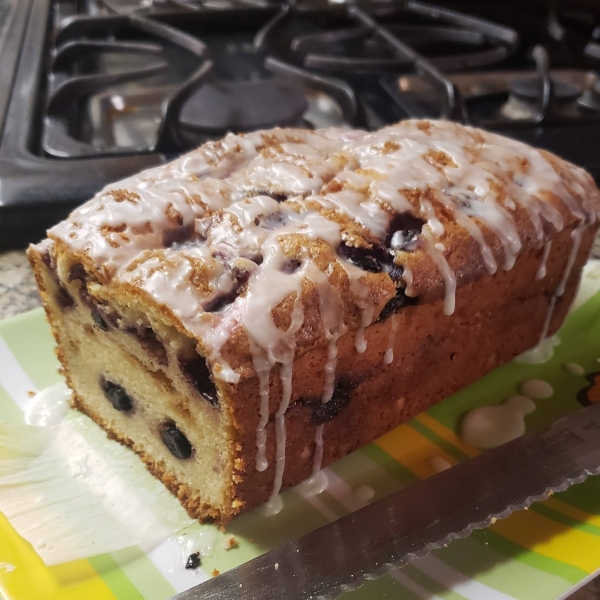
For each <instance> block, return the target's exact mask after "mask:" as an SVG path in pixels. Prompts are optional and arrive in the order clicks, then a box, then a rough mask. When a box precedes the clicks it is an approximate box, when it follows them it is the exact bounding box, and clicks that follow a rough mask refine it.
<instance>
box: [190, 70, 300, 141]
mask: <svg viewBox="0 0 600 600" xmlns="http://www.w3.org/2000/svg"><path fill="white" fill-rule="evenodd" d="M307 109H308V102H307V100H306V98H305V97H304V95H303V93H302V90H300V89H294V87H293V86H291V85H289V84H287V85H286V82H284V81H277V80H276V79H267V80H263V81H221V82H216V83H207V84H205V85H203V86H202V87H201V88H200V89H199V90H198V91H197V92H195V93H194V94H193V95H192V96H191V97H190V98H189V100H188V101H187V102H186V104H185V106H184V108H183V110H182V112H181V123H182V125H183V127H185V128H186V129H190V130H193V131H199V132H202V133H205V134H209V135H210V134H213V135H224V134H225V133H227V131H230V130H234V131H244V132H245V131H253V130H256V129H266V128H270V127H275V126H277V125H279V126H282V127H288V126H294V125H299V124H301V123H302V115H303V114H304V113H305V112H306V110H307Z"/></svg>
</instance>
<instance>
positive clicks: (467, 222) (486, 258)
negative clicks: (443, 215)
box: [439, 194, 498, 275]
mask: <svg viewBox="0 0 600 600" xmlns="http://www.w3.org/2000/svg"><path fill="white" fill-rule="evenodd" d="M439 197H440V201H441V202H442V203H443V204H444V206H445V207H446V208H448V209H450V210H452V213H453V214H454V218H455V219H456V222H457V223H458V224H459V225H460V226H461V227H463V228H464V229H466V231H467V233H468V234H469V235H470V236H471V237H472V238H473V239H474V240H475V241H476V242H477V243H478V244H479V249H480V251H481V258H482V259H483V264H484V266H485V270H486V271H487V272H488V273H489V274H490V275H493V274H494V273H495V272H496V271H497V270H498V265H497V264H496V259H495V258H494V255H493V253H492V250H491V248H490V247H489V245H488V243H487V242H486V241H485V237H484V236H483V233H482V232H481V229H480V228H479V225H477V223H476V222H475V221H474V220H473V219H471V218H469V217H468V216H467V215H466V214H464V213H463V212H462V211H461V210H459V209H458V208H457V207H456V205H455V204H454V202H452V201H451V200H450V198H448V196H446V195H445V194H440V195H439Z"/></svg>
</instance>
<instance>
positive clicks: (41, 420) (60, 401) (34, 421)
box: [25, 381, 71, 427]
mask: <svg viewBox="0 0 600 600" xmlns="http://www.w3.org/2000/svg"><path fill="white" fill-rule="evenodd" d="M70 397H71V390H70V389H69V388H68V387H67V385H66V384H65V383H64V382H62V381H61V382H60V383H57V384H56V385H53V386H52V387H49V388H46V389H45V390H42V391H41V392H38V393H37V394H36V395H35V396H34V397H33V398H32V399H31V400H30V401H29V402H28V403H27V405H26V406H25V423H27V425H38V426H40V427H45V426H46V425H58V423H60V422H61V421H62V420H63V419H64V417H65V415H66V414H67V411H68V410H69V398H70Z"/></svg>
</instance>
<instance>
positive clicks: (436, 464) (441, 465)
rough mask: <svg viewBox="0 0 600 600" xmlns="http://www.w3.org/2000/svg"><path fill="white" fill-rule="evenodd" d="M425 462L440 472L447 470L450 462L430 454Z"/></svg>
mask: <svg viewBox="0 0 600 600" xmlns="http://www.w3.org/2000/svg"><path fill="white" fill-rule="evenodd" d="M427 464H428V465H429V466H430V467H431V468H432V469H433V471H434V472H436V473H441V472H442V471H447V470H448V469H449V468H450V467H451V466H452V464H451V463H450V462H448V461H447V460H446V459H445V458H444V457H442V456H437V455H436V456H430V457H429V458H428V459H427Z"/></svg>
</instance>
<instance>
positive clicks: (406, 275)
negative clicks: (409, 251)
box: [402, 265, 415, 298]
mask: <svg viewBox="0 0 600 600" xmlns="http://www.w3.org/2000/svg"><path fill="white" fill-rule="evenodd" d="M402 281H403V282H404V284H405V285H406V287H405V288H404V293H405V294H406V295H407V296H408V297H409V298H414V295H415V290H414V288H413V273H412V271H411V269H410V267H409V266H408V265H402Z"/></svg>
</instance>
